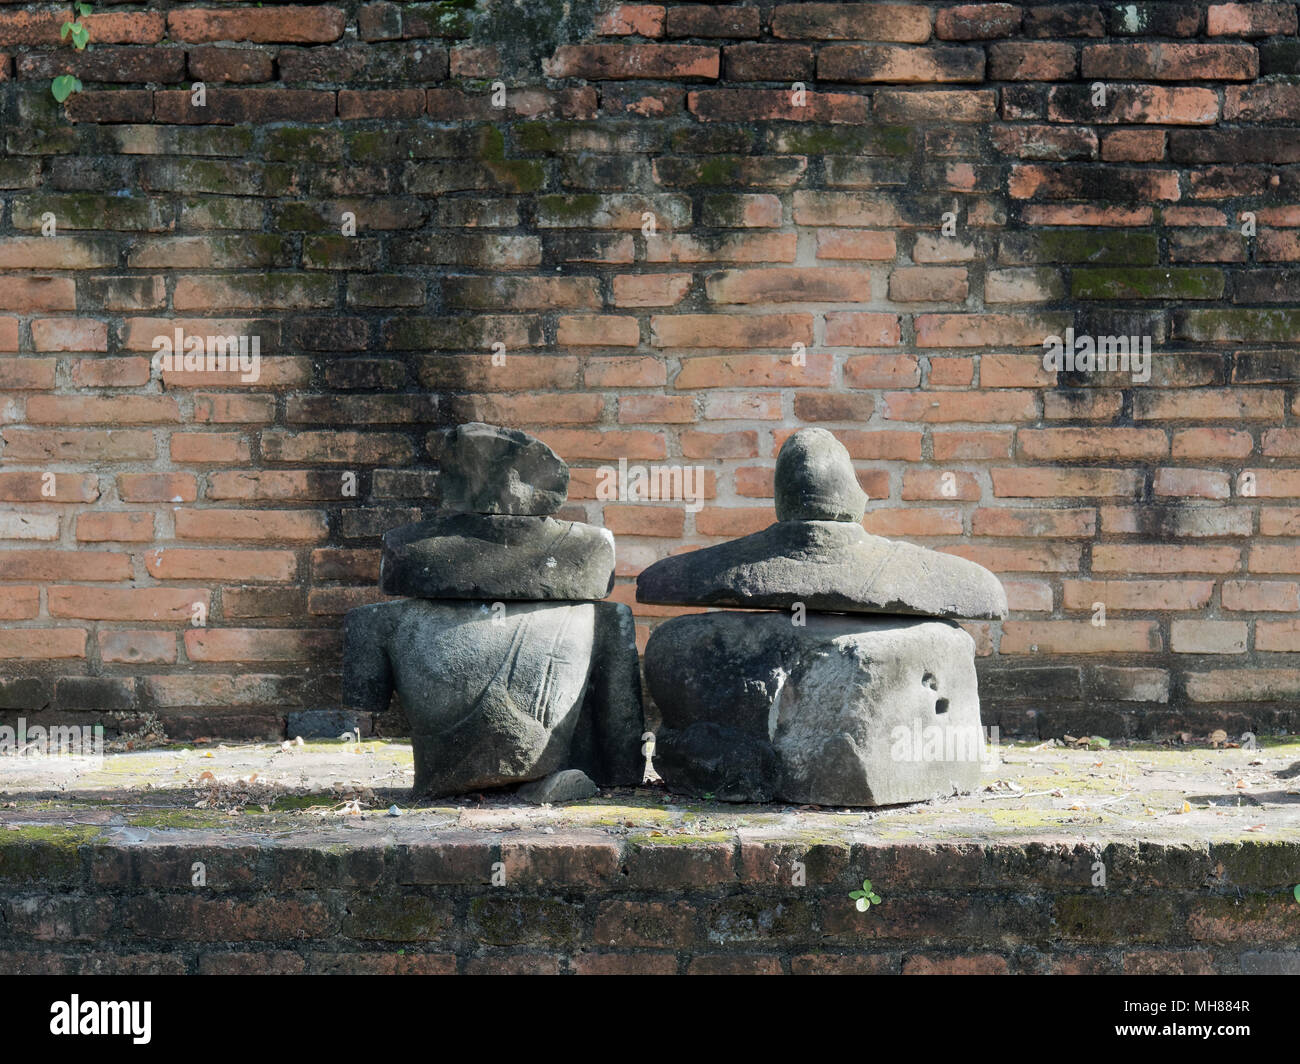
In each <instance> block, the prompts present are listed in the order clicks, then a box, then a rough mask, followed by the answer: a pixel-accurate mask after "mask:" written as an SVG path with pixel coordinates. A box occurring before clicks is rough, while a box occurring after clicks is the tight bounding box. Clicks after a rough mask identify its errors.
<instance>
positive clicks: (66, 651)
mask: <svg viewBox="0 0 1300 1064" xmlns="http://www.w3.org/2000/svg"><path fill="white" fill-rule="evenodd" d="M88 634H89V633H88V632H87V631H86V630H85V629H84V628H10V629H8V630H7V631H0V659H3V658H9V659H12V658H32V659H39V660H55V659H59V658H84V657H85V656H86V636H87V635H88Z"/></svg>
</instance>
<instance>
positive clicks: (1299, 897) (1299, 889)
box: [1291, 883, 1300, 901]
mask: <svg viewBox="0 0 1300 1064" xmlns="http://www.w3.org/2000/svg"><path fill="white" fill-rule="evenodd" d="M1291 893H1292V894H1294V895H1295V900H1296V901H1300V883H1297V884H1296V885H1295V890H1293V891H1292V892H1291Z"/></svg>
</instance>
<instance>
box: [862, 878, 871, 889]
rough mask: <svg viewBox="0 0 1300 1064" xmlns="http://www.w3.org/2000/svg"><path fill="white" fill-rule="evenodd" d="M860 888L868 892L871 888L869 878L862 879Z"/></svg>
mask: <svg viewBox="0 0 1300 1064" xmlns="http://www.w3.org/2000/svg"><path fill="white" fill-rule="evenodd" d="M862 889H863V890H865V891H868V892H869V891H870V890H871V880H869V879H864V880H863V881H862Z"/></svg>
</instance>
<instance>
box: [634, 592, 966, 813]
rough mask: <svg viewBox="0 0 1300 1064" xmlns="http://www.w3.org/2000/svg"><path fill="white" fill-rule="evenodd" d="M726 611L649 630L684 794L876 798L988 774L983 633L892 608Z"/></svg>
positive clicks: (661, 763) (944, 790) (959, 784)
mask: <svg viewBox="0 0 1300 1064" xmlns="http://www.w3.org/2000/svg"><path fill="white" fill-rule="evenodd" d="M806 621H807V623H806V625H803V626H798V625H796V624H795V623H794V617H793V616H792V615H791V614H784V613H742V612H720V613H709V614H698V615H694V616H690V617H679V618H675V619H674V620H671V621H668V622H666V623H664V624H662V625H660V627H659V628H657V629H656V630H655V632H654V634H653V635H652V636H651V637H650V641H649V644H648V645H647V647H646V652H645V672H646V682H647V684H648V685H649V689H650V693H651V695H652V697H653V698H654V700H655V702H656V703H657V704H658V706H659V709H660V711H661V713H662V714H663V727H662V728H661V730H660V731H659V732H658V735H657V739H656V757H655V766H656V768H657V770H658V771H659V772H660V774H661V775H662V776H663V777H664V780H665V781H666V782H667V784H668V786H669V788H670V789H671V790H673V791H674V792H678V793H685V794H691V795H695V796H697V797H706V796H712V797H714V798H717V799H720V800H724V801H734V802H765V801H773V800H777V801H785V802H793V803H798V804H815V805H849V806H877V805H892V804H895V803H899V802H911V801H921V800H925V799H929V798H933V797H936V796H939V795H949V794H952V793H954V791H969V790H972V789H974V788H975V787H976V786H977V785H978V782H979V774H980V764H981V758H982V757H983V754H984V740H983V732H982V729H981V727H980V715H979V695H978V691H977V687H976V676H975V644H974V640H972V639H971V637H970V636H969V635H968V634H967V633H966V632H965V630H963V629H962V628H961V627H960V626H958V625H957V624H955V623H953V622H951V621H946V620H921V619H913V618H904V617H892V616H867V615H851V616H850V615H834V614H808V615H807V617H806Z"/></svg>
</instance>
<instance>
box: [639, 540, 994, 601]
mask: <svg viewBox="0 0 1300 1064" xmlns="http://www.w3.org/2000/svg"><path fill="white" fill-rule="evenodd" d="M636 597H637V601H638V602H650V603H657V604H661V605H673V606H742V607H748V608H765V609H788V608H789V607H791V606H793V605H794V604H795V603H803V605H804V606H805V608H807V609H808V610H824V611H834V612H846V613H890V614H907V615H921V616H926V617H947V618H969V619H999V618H1003V617H1005V616H1006V615H1007V596H1006V592H1005V590H1004V589H1003V587H1002V584H1001V583H1000V582H999V581H998V578H997V577H996V576H994V575H993V574H992V573H991V572H989V571H988V570H987V569H985V568H984V567H983V566H981V565H977V564H976V563H975V562H972V561H967V560H966V559H964V558H957V557H954V556H952V555H949V554H940V553H939V552H937V551H932V550H927V549H926V548H925V547H917V546H913V545H912V544H910V543H898V542H895V541H893V540H888V539H883V538H881V537H880V536H873V535H870V534H869V533H868V532H866V531H865V530H864V529H863V528H862V526H861V525H857V524H848V523H846V522H843V521H778V522H777V523H776V524H774V525H769V526H768V527H767V528H765V529H763V531H761V532H755V533H754V534H753V535H749V536H744V537H742V538H740V539H737V540H732V541H731V542H729V543H720V544H718V545H717V546H714V547H705V548H703V549H702V550H697V551H692V552H690V553H689V554H678V555H674V556H672V557H669V558H664V559H662V560H661V561H658V562H655V564H654V565H651V566H650V567H649V568H647V569H645V570H644V571H643V572H642V573H641V575H640V576H639V577H637V582H636Z"/></svg>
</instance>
